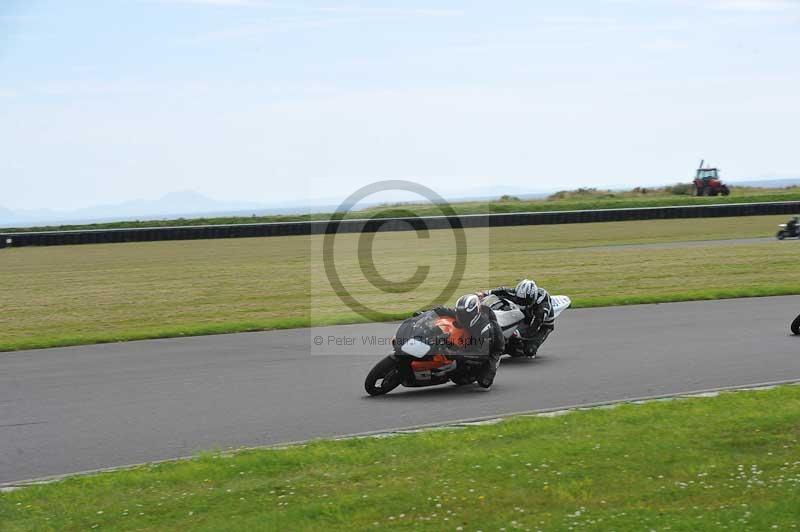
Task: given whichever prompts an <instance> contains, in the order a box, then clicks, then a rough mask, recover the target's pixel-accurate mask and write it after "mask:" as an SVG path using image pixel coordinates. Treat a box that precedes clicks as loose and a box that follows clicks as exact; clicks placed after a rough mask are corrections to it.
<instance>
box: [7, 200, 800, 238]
mask: <svg viewBox="0 0 800 532" xmlns="http://www.w3.org/2000/svg"><path fill="white" fill-rule="evenodd" d="M798 213H800V201H783V202H771V203H730V204H723V205H693V206H682V207H643V208H634V209H604V210H592V211H551V212H519V213H508V214H468V215H462V216H458V217H457V220H451V219H450V218H449V217H446V216H430V217H424V218H375V219H368V220H364V219H357V220H356V219H352V220H340V221H335V222H327V221H319V222H278V223H261V224H233V225H197V226H183V227H142V228H128V229H89V230H80V231H47V232H20V233H0V248H4V247H10V246H13V247H19V246H58V245H68V244H108V243H115V242H150V241H156V240H193V239H205V238H244V237H265V236H291V235H311V234H324V233H326V232H340V233H360V232H375V231H379V230H381V231H410V230H414V229H418V228H420V227H422V226H423V225H424V226H425V227H427V228H428V229H449V228H450V227H453V226H456V227H457V226H458V225H460V226H462V227H464V228H470V227H508V226H519V225H550V224H572V223H589V222H620V221H631V220H662V219H663V220H667V219H674V218H712V217H722V216H763V215H769V214H798ZM459 222H460V224H459Z"/></svg>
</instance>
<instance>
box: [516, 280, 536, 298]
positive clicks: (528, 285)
mask: <svg viewBox="0 0 800 532" xmlns="http://www.w3.org/2000/svg"><path fill="white" fill-rule="evenodd" d="M536 290H538V287H537V286H536V283H535V282H534V281H532V280H530V279H523V280H521V281H520V282H519V283H517V287H516V288H515V289H514V293H515V294H517V297H519V298H522V299H533V298H534V297H536Z"/></svg>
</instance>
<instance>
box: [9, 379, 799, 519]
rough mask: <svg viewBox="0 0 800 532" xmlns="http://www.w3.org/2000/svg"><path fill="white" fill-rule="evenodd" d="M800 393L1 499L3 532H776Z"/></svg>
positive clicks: (792, 500) (336, 446)
mask: <svg viewBox="0 0 800 532" xmlns="http://www.w3.org/2000/svg"><path fill="white" fill-rule="evenodd" d="M798 439H800V387H797V386H786V387H782V388H779V389H775V390H771V391H760V392H737V393H729V394H722V395H721V396H719V397H716V398H710V399H688V400H682V401H672V402H667V403H665V402H654V403H648V404H643V405H624V406H620V407H617V408H616V409H610V410H604V409H595V410H591V411H579V412H575V413H572V414H570V415H567V416H561V417H550V418H546V417H519V418H515V419H512V420H509V421H506V422H502V423H500V424H496V425H491V426H482V427H473V428H466V429H461V430H456V429H444V430H442V431H433V432H426V433H420V434H409V435H403V436H396V437H394V438H388V439H357V440H344V441H320V442H316V443H312V444H309V445H307V446H304V447H292V448H288V449H284V450H261V451H247V452H242V453H240V454H237V455H235V456H233V457H230V456H228V457H225V456H222V455H216V454H207V455H203V456H200V457H198V458H197V459H194V460H192V461H188V462H178V463H168V464H163V465H157V466H149V467H141V468H138V469H135V470H129V471H123V472H116V473H108V474H102V475H96V476H92V477H84V478H74V479H70V480H67V481H64V482H60V483H56V484H51V485H44V486H35V487H30V488H25V489H23V490H19V491H15V492H11V493H5V494H0V523H3V529H4V530H8V531H18V530H78V529H90V528H92V527H98V528H99V529H101V530H102V529H113V530H223V529H237V530H255V529H258V530H332V529H335V530H370V529H376V530H377V529H407V528H415V529H421V530H504V529H505V530H609V529H613V530H653V529H658V530H662V529H671V530H723V529H727V530H772V529H776V528H777V529H782V530H785V529H792V528H793V527H796V526H797V524H798V522H800V444H798Z"/></svg>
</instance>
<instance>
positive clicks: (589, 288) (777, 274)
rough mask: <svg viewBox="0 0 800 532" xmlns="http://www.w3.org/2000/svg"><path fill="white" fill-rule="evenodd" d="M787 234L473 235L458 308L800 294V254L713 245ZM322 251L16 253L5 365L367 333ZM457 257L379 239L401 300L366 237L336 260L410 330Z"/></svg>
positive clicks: (147, 245)
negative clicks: (524, 300) (329, 328)
mask: <svg viewBox="0 0 800 532" xmlns="http://www.w3.org/2000/svg"><path fill="white" fill-rule="evenodd" d="M782 220H783V217H776V216H766V217H746V218H717V219H712V220H702V221H699V220H657V221H642V222H611V223H600V224H580V225H565V226H534V227H508V228H493V229H470V230H467V231H466V232H465V235H466V241H467V251H468V252H467V257H466V259H467V263H466V269H465V273H464V276H463V278H462V279H461V281H460V283H459V284H458V286H457V287H456V291H455V292H454V294H453V298H452V299H455V297H457V296H458V295H460V294H461V293H466V292H470V291H474V290H476V289H478V288H485V287H489V286H497V285H500V284H508V283H513V282H515V281H516V280H517V279H519V278H520V277H523V276H534V277H535V278H536V279H537V281H538V282H539V283H540V284H542V285H543V286H545V287H547V288H548V289H550V290H551V291H553V292H554V293H564V294H567V295H569V296H571V297H572V299H573V301H574V303H575V306H576V307H590V306H605V305H620V304H634V303H658V302H669V301H684V300H697V299H719V298H729V297H752V296H766V295H788V294H800V282H799V281H798V280H797V276H796V263H797V254H798V252H800V244H798V243H797V242H793V241H784V242H777V241H775V240H764V241H742V242H724V243H720V242H715V243H709V244H704V243H703V242H702V241H703V240H705V239H718V238H733V237H736V238H739V237H753V236H764V235H769V234H771V233H772V230H773V228H774V226H775V224H776V223H777V222H779V221H782ZM687 241H688V242H687ZM698 241H699V242H698ZM320 244H321V238H318V237H310V238H309V237H279V238H252V239H232V240H203V241H179V242H144V243H132V244H108V245H100V244H98V245H91V246H56V247H42V248H10V249H4V250H2V251H0V286H2V287H3V290H2V294H0V305H1V306H2V311H3V312H1V313H0V351H9V350H18V349H31V348H42V347H55V346H67V345H78V344H88V343H100V342H113V341H122V340H137V339H146V338H163V337H175V336H189V335H202V334H219V333H228V332H243V331H255V330H264V329H282V328H294V327H303V326H308V325H334V324H341V323H359V322H363V321H365V320H364V318H363V317H361V316H359V315H358V314H356V313H355V312H353V311H352V310H350V309H348V308H347V307H346V306H345V305H344V304H343V303H342V302H341V300H340V299H339V298H338V296H337V294H336V293H335V292H334V290H333V289H332V288H331V286H330V283H329V281H328V280H327V277H326V272H325V269H324V267H323V264H322V263H323V261H322V259H321V257H322V254H321V252H320V250H319V248H320ZM626 244H634V245H633V246H626ZM642 244H643V245H644V246H642ZM409 249H413V250H414V253H408V250H409ZM454 252H455V249H454V243H453V238H452V234H451V233H450V232H449V231H431V232H430V234H429V235H428V238H418V236H417V235H416V234H414V233H378V235H377V236H376V238H375V241H374V246H373V249H372V253H371V256H372V258H373V259H374V263H375V267H376V269H377V270H378V271H380V272H381V275H383V276H384V277H386V278H387V279H390V280H393V281H395V282H400V288H401V289H402V290H404V291H403V293H402V294H400V295H398V294H397V293H391V292H383V291H381V290H379V289H377V288H375V287H374V286H373V285H372V284H370V282H369V281H367V280H365V278H364V274H363V273H362V265H363V258H364V254H363V253H362V252H361V251H360V250H359V235H340V237H338V238H337V240H336V253H335V254H334V257H333V258H334V262H335V264H336V268H337V270H338V271H339V274H340V277H341V279H342V282H343V284H344V285H345V286H346V287H347V288H348V289H349V290H350V291H351V293H352V294H353V295H354V297H357V298H358V299H359V300H360V301H364V302H365V304H367V305H369V306H370V307H372V308H376V309H379V310H380V311H381V312H383V313H386V314H388V316H389V317H390V318H395V319H399V318H401V317H403V316H406V315H408V314H409V313H410V312H412V311H413V310H417V309H420V308H424V307H426V306H428V305H431V304H432V303H433V301H431V298H432V297H433V295H435V294H439V293H440V292H441V289H442V287H443V286H445V285H446V284H447V283H448V281H449V279H450V276H451V275H452V270H453V254H454ZM420 266H430V272H429V274H428V276H427V278H426V279H425V282H424V283H422V284H421V285H419V286H416V287H415V286H410V285H409V286H404V285H403V282H402V280H403V279H408V278H409V274H410V273H412V272H414V271H415V269H416V268H418V267H420ZM312 287H313V289H312ZM406 290H407V291H406ZM436 302H441V303H447V302H448V301H447V300H446V299H444V300H437V301H436ZM450 302H452V301H450Z"/></svg>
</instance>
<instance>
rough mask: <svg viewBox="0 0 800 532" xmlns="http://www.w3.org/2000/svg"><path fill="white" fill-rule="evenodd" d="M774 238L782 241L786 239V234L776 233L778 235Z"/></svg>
mask: <svg viewBox="0 0 800 532" xmlns="http://www.w3.org/2000/svg"><path fill="white" fill-rule="evenodd" d="M775 238H777V239H778V240H783V239H784V238H786V233H784V232H783V231H778V234H777V235H775Z"/></svg>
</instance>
